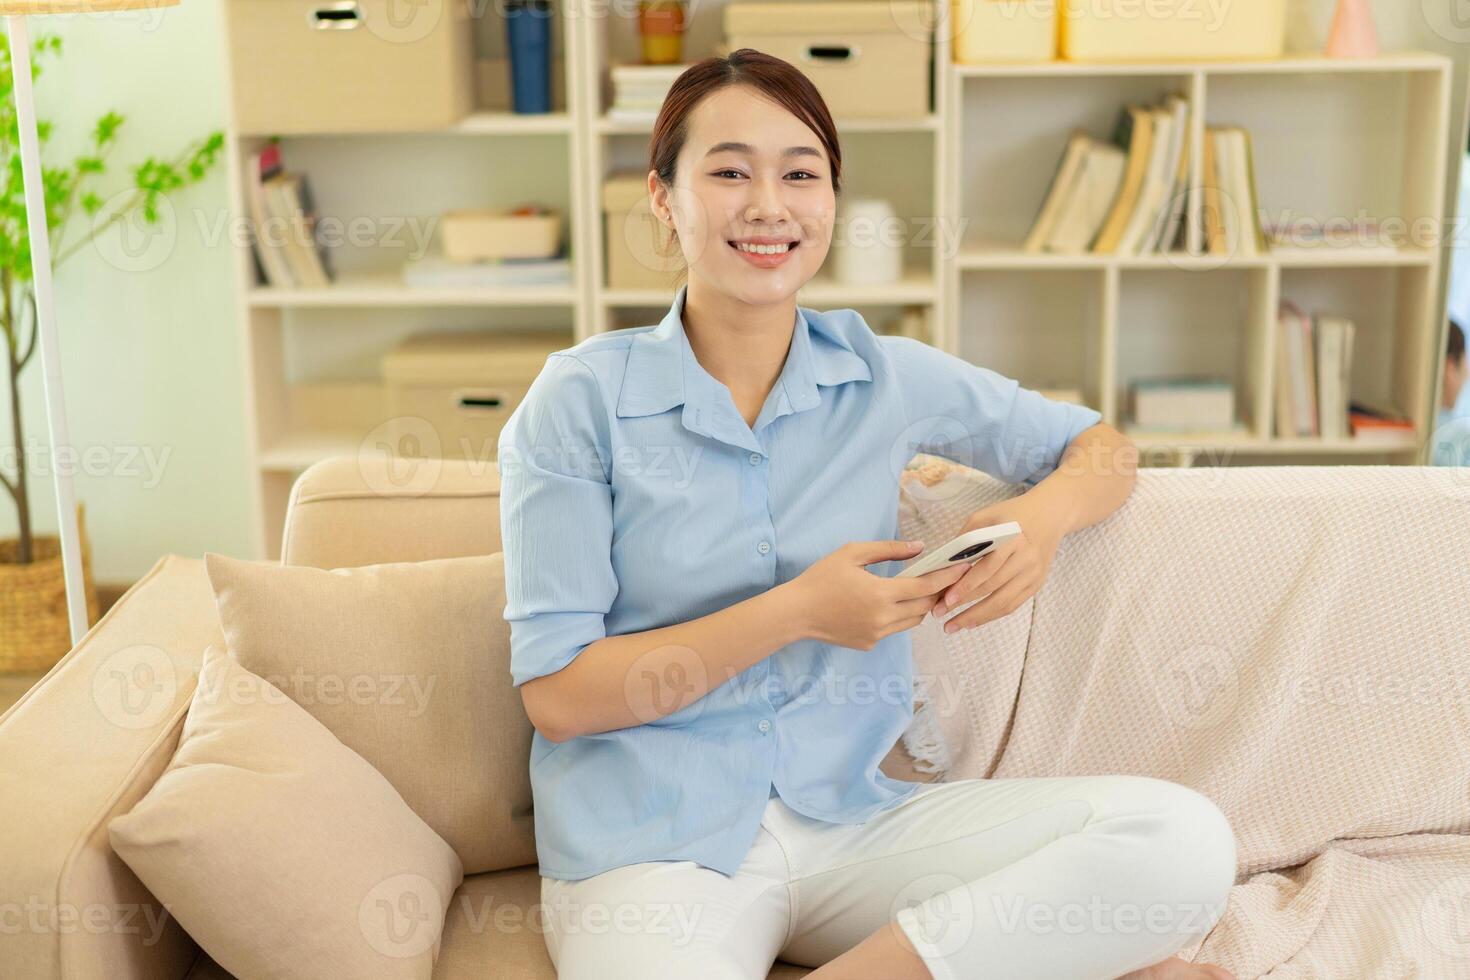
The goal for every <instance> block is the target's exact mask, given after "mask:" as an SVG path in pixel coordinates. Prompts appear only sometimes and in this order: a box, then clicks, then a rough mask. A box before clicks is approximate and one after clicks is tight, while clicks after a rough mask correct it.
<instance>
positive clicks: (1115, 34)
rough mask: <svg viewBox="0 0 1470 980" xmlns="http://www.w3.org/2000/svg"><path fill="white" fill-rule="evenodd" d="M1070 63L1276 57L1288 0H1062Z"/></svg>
mask: <svg viewBox="0 0 1470 980" xmlns="http://www.w3.org/2000/svg"><path fill="white" fill-rule="evenodd" d="M1060 37H1061V43H1060V51H1061V56H1062V57H1063V58H1064V59H1066V60H1068V61H1211V60H1222V61H1224V60H1230V59H1241V60H1254V59H1265V58H1279V57H1281V55H1282V52H1283V51H1284V50H1285V48H1286V0H1230V2H1228V3H1210V2H1206V0H1064V6H1063V7H1062V23H1061V31H1060Z"/></svg>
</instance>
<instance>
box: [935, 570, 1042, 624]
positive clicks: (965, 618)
mask: <svg viewBox="0 0 1470 980" xmlns="http://www.w3.org/2000/svg"><path fill="white" fill-rule="evenodd" d="M1034 591H1035V582H1034V578H1033V577H1032V576H1030V575H1017V576H1015V577H1014V578H1012V579H1011V580H1010V581H1008V582H1006V583H1005V584H1004V585H1001V586H1000V587H998V588H997V589H996V590H995V591H994V592H992V593H990V595H988V596H986V597H985V598H984V599H981V600H980V601H979V602H977V603H975V604H974V605H973V606H971V607H970V608H969V609H966V610H965V611H964V612H962V613H960V614H959V615H958V616H955V617H953V618H952V619H950V620H949V621H947V622H946V623H945V624H944V631H945V632H946V633H953V632H954V631H955V630H958V629H969V628H971V627H974V626H981V625H983V624H985V623H988V622H990V621H991V620H992V619H999V618H1001V617H1002V616H1009V615H1010V614H1011V613H1013V612H1015V611H1016V610H1017V609H1019V608H1020V607H1021V604H1022V603H1023V602H1025V601H1026V600H1027V599H1029V598H1031V595H1032V593H1033V592H1034Z"/></svg>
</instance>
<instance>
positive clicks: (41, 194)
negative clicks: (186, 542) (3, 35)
mask: <svg viewBox="0 0 1470 980" xmlns="http://www.w3.org/2000/svg"><path fill="white" fill-rule="evenodd" d="M5 25H6V28H7V30H8V31H9V33H10V67H11V71H12V73H13V75H14V77H15V118H16V123H17V125H18V127H19V129H20V172H21V177H22V179H23V181H24V183H25V195H26V224H27V226H28V228H29V231H30V240H31V277H32V280H33V284H34V288H35V293H36V331H37V332H38V334H39V338H38V339H39V340H40V342H41V380H42V384H43V388H44V392H45V396H46V418H47V421H48V422H49V423H50V428H51V475H52V479H53V481H54V483H55V487H56V514H57V522H58V524H59V525H60V533H61V567H62V571H63V573H64V574H65V576H66V610H67V616H68V619H69V621H70V623H71V643H72V646H76V645H77V643H78V642H80V641H81V639H82V637H83V636H84V635H85V634H86V632H87V628H88V624H87V597H86V590H85V589H84V587H83V581H82V545H81V538H80V535H79V533H78V530H77V506H76V491H75V489H74V488H73V486H72V478H71V473H70V472H69V471H68V470H67V466H63V465H61V463H60V462H59V461H58V458H57V457H58V454H60V453H61V452H62V451H63V450H66V451H68V454H69V450H70V448H71V439H70V436H69V435H68V434H67V429H66V396H65V394H64V393H63V391H62V384H61V346H60V344H59V342H58V340H57V335H56V307H55V303H54V302H53V300H54V297H53V295H52V292H51V236H50V233H49V231H48V229H47V227H46V187H45V185H44V184H43V183H42V182H41V141H40V138H39V136H38V135H37V132H36V104H35V99H34V95H33V93H32V91H31V40H30V34H29V31H28V29H27V25H26V18H25V16H24V15H23V14H8V15H7V16H6V18H5ZM16 450H17V451H18V452H24V451H25V447H23V446H17V447H16ZM68 465H69V464H68Z"/></svg>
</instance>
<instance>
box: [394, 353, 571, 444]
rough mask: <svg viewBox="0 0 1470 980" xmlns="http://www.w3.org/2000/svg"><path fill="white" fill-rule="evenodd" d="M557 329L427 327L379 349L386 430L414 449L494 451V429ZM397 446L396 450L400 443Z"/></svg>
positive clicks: (540, 363) (520, 396)
mask: <svg viewBox="0 0 1470 980" xmlns="http://www.w3.org/2000/svg"><path fill="white" fill-rule="evenodd" d="M570 346H572V344H571V334H570V333H569V332H567V333H564V332H560V331H547V330H540V331H532V330H525V331H508V330H473V331H431V332H428V333H421V334H415V335H414V336H412V337H409V338H408V339H407V340H405V341H403V342H402V343H401V344H399V345H398V346H397V347H395V348H394V349H393V350H391V351H389V352H388V353H387V354H384V355H383V359H382V372H383V382H384V386H385V387H386V389H387V402H388V411H389V412H390V413H391V414H392V416H393V417H392V418H391V419H390V421H389V426H388V431H389V437H390V438H391V439H393V440H394V443H395V444H398V445H402V446H412V447H414V450H415V452H416V453H417V454H421V455H423V456H428V457H437V458H441V459H494V458H495V456H496V442H497V440H498V439H499V438H500V429H501V427H502V426H504V425H505V420H506V419H508V418H510V413H511V412H513V411H514V410H515V407H516V406H517V405H519V404H520V402H521V399H523V398H525V397H526V390H527V389H528V388H530V387H531V382H532V381H534V380H535V379H536V375H538V374H540V373H541V369H542V368H543V367H544V366H545V365H546V358H547V357H549V356H550V355H551V354H552V353H554V352H556V351H559V350H565V349H566V348H568V347H570ZM400 451H402V450H400Z"/></svg>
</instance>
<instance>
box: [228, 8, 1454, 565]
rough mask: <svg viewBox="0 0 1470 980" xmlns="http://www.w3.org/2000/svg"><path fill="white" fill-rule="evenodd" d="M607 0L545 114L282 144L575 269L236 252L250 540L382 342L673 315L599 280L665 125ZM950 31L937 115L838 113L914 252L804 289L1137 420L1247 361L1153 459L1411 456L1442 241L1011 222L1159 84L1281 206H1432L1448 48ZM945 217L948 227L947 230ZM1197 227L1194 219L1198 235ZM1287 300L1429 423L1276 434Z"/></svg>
mask: <svg viewBox="0 0 1470 980" xmlns="http://www.w3.org/2000/svg"><path fill="white" fill-rule="evenodd" d="M227 2H248V0H227ZM722 2H723V0H715V2H711V3H707V4H703V5H699V6H698V7H697V8H696V9H695V12H694V15H693V18H692V20H691V26H690V30H689V32H688V34H687V36H686V41H685V60H686V61H688V60H694V59H697V58H699V57H702V56H704V55H706V54H709V53H711V52H713V51H714V50H715V49H716V47H717V45H718V44H719V43H720V42H721V40H722V38H721V36H720V34H721V13H722ZM940 6H941V8H943V7H947V4H941V5H940ZM484 10H485V22H484V23H481V24H478V25H477V26H476V33H477V38H478V43H479V45H480V49H479V53H480V54H481V55H482V56H503V54H504V51H503V45H504V41H503V36H504V30H503V24H501V23H499V22H498V21H496V20H495V14H494V11H493V9H491V8H484ZM603 14H604V16H569V15H567V14H566V13H565V12H561V13H558V15H557V19H556V21H555V22H554V33H555V41H554V47H555V49H556V54H557V55H558V56H559V58H560V60H559V62H558V63H559V65H560V66H561V70H562V72H563V74H562V76H561V77H560V78H559V79H558V86H559V91H560V92H561V93H563V94H564V98H563V99H561V100H560V103H559V104H558V105H557V106H556V109H557V111H555V112H553V113H550V114H548V115H544V116H517V115H515V114H513V113H510V112H507V111H502V110H499V109H478V110H476V111H474V112H472V113H471V114H469V115H467V116H466V117H465V118H463V119H462V120H460V121H459V122H457V123H455V124H453V125H450V126H446V127H441V128H437V129H421V130H416V131H412V132H381V133H353V134H328V133H320V134H299V135H290V136H285V137H283V138H282V147H283V153H284V157H285V163H286V166H287V168H288V169H289V170H292V171H295V172H301V173H305V174H307V175H308V176H309V177H310V179H311V183H312V191H313V194H314V196H315V198H316V203H317V206H318V211H319V212H320V213H322V214H323V215H334V216H363V215H365V216H370V217H373V218H378V219H385V218H387V219H403V220H405V221H416V222H419V226H420V227H423V225H424V224H425V223H426V222H429V221H430V220H431V219H433V218H434V217H435V216H437V215H438V214H440V213H441V212H443V211H444V210H447V209H449V208H456V207H476V206H483V207H489V206H508V205H510V204H514V203H520V202H522V201H524V200H537V201H540V202H541V203H544V204H548V205H550V206H554V207H559V208H561V209H563V210H564V213H565V214H566V216H567V237H568V241H569V243H570V245H571V251H572V256H573V265H574V275H573V280H572V282H571V284H569V285H565V286H525V287H514V288H501V289H465V288H432V289H429V288H415V287H411V286H408V285H405V284H404V283H403V282H402V280H401V277H400V275H399V271H398V267H399V265H400V264H401V262H402V260H403V258H404V257H406V254H407V251H406V248H405V247H404V246H403V245H402V244H394V243H384V242H381V241H377V240H375V241H371V242H367V243H355V244H344V245H342V246H341V247H338V248H335V249H334V250H333V255H332V257H333V261H334V264H335V265H336V268H337V269H338V270H339V272H340V277H339V278H338V279H337V281H334V282H333V283H332V285H330V286H329V287H326V288H322V289H283V288H273V287H270V286H266V285H262V284H260V283H257V282H256V281H255V277H254V271H253V264H252V260H251V257H250V254H249V251H248V250H246V249H242V250H241V251H240V254H239V262H238V287H239V288H238V290H237V312H238V316H239V319H240V324H241V335H242V346H243V350H242V356H243V360H244V365H245V370H246V376H247V386H246V402H247V404H246V414H247V434H248V439H249V452H250V458H251V467H252V474H253V477H254V487H253V490H254V493H255V503H256V528H255V530H256V537H257V549H258V551H259V553H260V554H261V555H263V556H267V557H275V556H277V554H278V552H279V543H280V533H281V529H282V527H283V524H284V517H285V504H286V499H287V495H288V492H289V489H290V486H291V483H292V482H293V481H294V479H295V477H296V475H297V474H299V472H300V471H301V470H302V469H304V468H305V467H307V466H309V465H310V464H311V463H313V462H315V461H316V460H318V459H321V458H323V457H325V456H329V455H337V454H341V453H353V452H356V451H357V450H358V449H359V448H360V447H362V446H363V445H364V444H365V443H366V442H370V441H371V440H372V439H374V438H376V432H375V430H376V429H377V427H378V426H379V425H380V424H381V423H382V422H383V421H384V420H385V419H386V417H387V406H386V398H385V393H384V390H383V387H382V385H381V383H380V382H379V381H378V380H377V378H376V363H377V358H378V357H379V356H380V355H381V354H382V353H383V352H385V351H386V350H388V349H389V348H390V347H391V346H393V345H394V344H395V343H397V342H398V341H400V340H401V339H402V338H404V337H406V336H409V335H411V334H413V333H416V332H419V331H423V330H429V329H483V328H505V329H522V328H537V329H545V330H547V331H550V332H553V333H555V334H556V335H557V336H558V337H559V338H561V339H563V340H564V342H565V343H566V344H567V345H570V344H572V343H575V342H576V341H578V340H581V339H583V338H585V337H588V336H591V335H592V334H594V333H597V332H600V331H604V330H608V329H615V328H618V327H625V326H632V325H642V324H651V323H655V322H657V320H658V318H659V317H661V316H662V314H663V312H664V311H665V310H666V309H667V307H668V304H669V301H670V300H671V298H672V294H673V290H672V289H669V290H661V289H652V290H647V289H636V290H627V289H609V288H608V287H607V285H606V282H605V277H604V273H603V270H604V268H605V256H604V255H603V231H602V226H603V216H602V204H601V201H602V193H601V188H602V182H603V180H604V178H605V177H606V176H607V175H608V174H609V173H611V172H614V171H619V170H625V169H641V168H643V167H644V166H645V164H646V160H647V140H648V133H649V130H650V128H651V126H650V125H647V124H642V125H640V124H628V123H622V122H614V121H612V120H611V119H609V118H608V115H607V110H608V108H609V105H610V98H611V91H610V87H609V83H608V70H609V67H610V66H611V65H613V64H618V63H625V62H630V61H635V60H636V59H637V36H636V27H635V24H634V22H633V21H632V20H629V19H625V18H620V17H617V16H612V15H607V11H606V10H605V9H603ZM940 29H941V30H943V25H942V24H941V25H940ZM227 47H228V45H227ZM934 50H935V56H936V59H937V64H936V65H935V77H934V104H933V106H932V109H931V111H930V112H929V113H927V114H925V115H922V116H919V117H916V118H913V119H901V120H888V119H882V120H880V119H866V120H865V119H839V120H838V126H839V131H840V133H841V136H842V141H843V162H844V197H859V196H861V197H866V196H882V197H885V198H888V199H889V200H890V201H891V202H892V203H893V204H894V207H895V210H896V211H897V213H898V214H899V215H901V216H903V217H906V218H909V219H911V220H912V221H913V222H914V224H913V225H912V228H913V229H914V237H915V238H916V239H918V240H917V241H914V242H912V243H911V244H910V245H909V246H908V247H907V249H906V254H905V273H904V275H903V277H902V278H901V279H900V280H899V281H898V282H896V283H892V284H885V285H859V286H851V285H846V284H841V283H837V282H834V281H833V280H832V279H831V278H830V263H829V269H828V270H824V271H823V273H822V274H820V275H819V276H818V278H816V279H814V280H813V281H812V282H811V283H809V284H808V285H807V287H805V288H804V289H803V290H802V292H801V293H800V295H799V302H801V303H802V304H804V305H809V306H815V307H819V308H822V307H837V306H851V307H854V308H856V309H858V310H859V311H860V312H862V313H863V314H864V315H865V316H866V317H867V318H868V321H869V323H871V324H872V325H873V326H874V328H875V329H878V330H886V329H890V328H891V326H892V325H893V324H894V323H895V322H896V320H897V318H898V317H899V316H901V315H902V314H903V313H904V312H905V311H911V310H914V309H918V310H921V311H923V313H924V314H925V317H926V324H927V329H928V333H929V338H928V339H929V340H930V342H932V343H934V344H936V345H937V346H939V347H941V348H943V349H945V350H949V351H951V352H953V353H956V354H958V355H960V356H963V357H965V358H967V359H969V360H971V361H973V362H975V363H977V364H983V365H985V366H987V367H991V368H994V369H996V370H998V371H1000V372H1002V373H1004V374H1007V375H1009V376H1012V377H1015V378H1017V379H1018V380H1019V381H1021V383H1022V384H1025V385H1027V386H1028V387H1057V386H1063V385H1065V386H1068V387H1076V388H1079V389H1081V390H1082V391H1083V393H1084V396H1085V398H1086V400H1087V402H1088V403H1089V404H1091V405H1092V406H1093V407H1095V408H1097V409H1098V410H1099V411H1100V412H1102V413H1103V416H1104V418H1105V419H1106V420H1107V421H1108V422H1110V423H1112V424H1114V425H1119V426H1120V427H1121V425H1122V423H1123V421H1124V419H1123V417H1122V408H1123V405H1124V392H1125V390H1126V385H1127V383H1128V381H1129V380H1131V379H1132V378H1135V377H1140V376H1143V375H1145V374H1149V373H1154V372H1165V371H1181V370H1190V371H1195V370H1201V371H1202V370H1209V371H1211V372H1222V373H1225V374H1227V375H1228V376H1229V377H1231V379H1232V380H1233V381H1234V382H1235V383H1236V391H1237V405H1238V408H1239V412H1240V416H1241V422H1242V423H1244V426H1245V430H1244V431H1243V432H1237V433H1228V434H1225V433H1214V434H1211V433H1202V434H1198V435H1197V436H1191V437H1169V438H1144V437H1141V436H1139V437H1135V438H1136V441H1137V442H1138V443H1139V445H1140V446H1141V447H1142V448H1143V449H1144V450H1145V452H1146V454H1147V455H1146V457H1145V458H1146V460H1148V461H1149V462H1151V463H1191V462H1193V463H1196V464H1208V463H1216V462H1218V463H1240V462H1250V463H1255V462H1260V463H1283V462H1391V463H1411V462H1415V461H1416V456H1417V454H1418V450H1419V444H1420V442H1422V439H1423V438H1424V436H1426V435H1427V432H1428V428H1427V427H1428V425H1429V424H1430V421H1431V420H1432V417H1433V414H1432V405H1431V400H1432V397H1433V392H1434V387H1435V377H1434V373H1433V372H1434V368H1435V365H1436V364H1437V360H1436V356H1435V355H1436V352H1437V350H1436V345H1437V344H1439V343H1440V342H1441V335H1440V330H1439V311H1438V310H1436V309H1435V301H1434V297H1435V296H1436V291H1437V290H1438V289H1439V286H1440V277H1441V275H1442V270H1441V267H1440V261H1441V260H1440V250H1439V248H1438V247H1437V245H1436V246H1435V247H1422V248H1353V249H1344V248H1299V249H1293V250H1284V251H1276V252H1273V253H1271V254H1268V255H1265V256H1261V257H1258V258H1235V259H1231V260H1229V261H1222V260H1221V259H1220V258H1219V257H1217V256H1209V255H1201V254H1176V255H1170V256H1158V255H1154V256H1136V257H1118V256H1097V255H1082V256H1055V255H1028V254H1025V253H1023V252H1021V251H1020V249H1019V243H1020V241H1021V240H1022V238H1023V237H1024V235H1025V233H1026V231H1027V229H1028V228H1029V225H1030V222H1031V220H1032V218H1033V216H1034V213H1035V211H1036V209H1037V207H1038V206H1039V205H1040V202H1041V198H1042V196H1043V195H1044V194H1045V191H1046V186H1047V184H1048V183H1049V181H1050V179H1051V175H1052V172H1053V171H1054V169H1055V166H1056V163H1057V160H1058V159H1059V157H1060V155H1061V152H1062V148H1063V145H1064V143H1065V140H1066V137H1067V134H1068V132H1069V131H1070V129H1071V128H1072V127H1074V126H1081V127H1083V128H1086V129H1088V130H1090V131H1091V132H1092V133H1093V134H1094V135H1096V136H1099V137H1104V138H1106V137H1108V136H1110V134H1111V130H1112V126H1113V124H1114V121H1115V119H1116V116H1117V113H1118V111H1119V109H1120V108H1121V107H1122V106H1123V105H1124V104H1126V103H1127V102H1130V101H1143V102H1154V101H1156V100H1157V99H1158V97H1159V96H1161V95H1162V94H1163V93H1164V92H1166V91H1181V92H1183V93H1184V94H1185V95H1186V96H1187V97H1188V98H1189V99H1190V101H1191V107H1192V110H1193V111H1192V115H1191V119H1192V125H1193V126H1194V136H1195V139H1194V140H1193V143H1194V145H1195V146H1196V147H1198V146H1199V142H1200V137H1201V136H1202V127H1203V125H1204V124H1205V122H1206V121H1208V122H1209V123H1210V124H1223V123H1234V124H1239V125H1244V126H1246V127H1248V128H1249V129H1250V130H1251V134H1252V139H1253V141H1254V144H1255V152H1256V156H1257V159H1256V167H1257V179H1258V184H1259V189H1260V194H1261V206H1262V207H1263V208H1265V209H1267V210H1268V211H1269V210H1276V209H1281V208H1292V209H1294V210H1295V211H1297V212H1298V213H1301V214H1305V215H1308V216H1317V217H1324V218H1325V217H1331V216H1334V215H1339V214H1345V215H1349V216H1351V215H1355V214H1357V213H1358V212H1359V210H1360V209H1366V211H1367V212H1368V213H1370V214H1374V215H1376V216H1380V217H1382V216H1389V215H1405V216H1410V217H1414V218H1422V219H1424V220H1426V221H1441V220H1443V218H1444V215H1443V213H1442V210H1441V209H1442V207H1443V195H1442V193H1441V188H1443V186H1444V185H1445V180H1446V171H1445V167H1446V163H1447V160H1448V158H1449V147H1450V142H1449V141H1450V138H1451V134H1450V129H1451V125H1450V120H1449V91H1450V78H1451V63H1450V61H1449V60H1448V59H1447V58H1444V57H1441V56H1439V55H1434V54H1420V53H1393V54H1388V55H1385V56H1383V57H1380V58H1376V59H1372V60H1367V61H1354V62H1345V61H1333V60H1329V59H1326V58H1322V57H1318V56H1298V57H1290V58H1286V59H1282V60H1277V61H1269V62H1230V63H1149V64H1127V65H1116V64H1106V65H1082V64H1070V63H1061V62H1051V63H1045V64H1035V65H995V66H989V65H987V66H976V65H956V64H952V63H951V62H950V60H949V50H948V45H947V44H944V43H940V44H937V45H936V46H935V49H934ZM227 55H228V52H227ZM268 136H269V134H266V133H245V132H241V131H239V129H238V128H237V127H236V126H235V124H234V121H233V112H232V114H231V120H230V122H229V125H228V129H227V137H228V149H229V167H230V194H231V200H232V201H233V202H234V207H235V208H236V209H237V216H238V215H239V214H241V213H243V201H244V183H243V173H244V165H245V164H246V163H247V162H248V160H249V156H250V154H251V153H253V152H255V151H257V150H258V149H259V148H260V147H261V146H262V145H263V144H264V143H265V141H266V140H267V138H268ZM1314 160H1315V161H1319V163H1318V164H1317V165H1312V164H1310V163H1306V162H1304V161H1314ZM1334 160H1336V161H1338V163H1337V164H1332V161H1334ZM1321 161H1326V162H1325V163H1323V162H1321ZM1200 172H1201V167H1200V160H1199V158H1198V154H1197V153H1196V154H1195V157H1194V158H1193V159H1192V162H1191V175H1192V188H1191V195H1190V201H1189V211H1190V213H1191V216H1195V217H1197V211H1198V207H1199V201H1200V195H1199V194H1198V190H1197V188H1198V185H1199V183H1200ZM925 222H927V223H928V224H929V225H930V226H932V227H930V228H929V229H928V231H927V232H926V231H925V230H924V229H923V228H922V227H921V226H922V225H923V223H925ZM1190 224H1191V228H1194V227H1195V226H1197V224H1198V222H1197V221H1192V222H1191V223H1190ZM946 234H949V235H951V236H952V237H951V239H949V240H951V241H953V242H954V243H955V245H954V247H949V248H946V247H943V246H942V243H943V242H945V241H946V238H945V237H944V236H945V235H946ZM405 236H406V233H405ZM1199 238H1200V236H1199V234H1198V233H1197V231H1193V230H1192V231H1191V237H1190V245H1191V247H1192V248H1194V249H1196V250H1197V249H1198V248H1199V246H1200V241H1199ZM1282 298H1291V299H1293V300H1294V301H1296V302H1297V303H1298V305H1299V306H1301V307H1302V308H1303V309H1305V310H1308V311H1309V312H1311V311H1313V310H1316V309H1323V310H1326V309H1329V308H1330V309H1331V310H1332V311H1334V312H1338V313H1341V314H1343V315H1346V316H1348V317H1350V318H1352V319H1354V321H1355V322H1357V323H1358V325H1359V335H1358V343H1357V356H1356V357H1355V361H1356V363H1355V369H1354V371H1355V373H1354V378H1353V381H1354V397H1359V396H1361V397H1364V398H1366V399H1367V400H1369V401H1378V402H1382V403H1385V404H1392V405H1396V406H1397V407H1399V408H1401V409H1402V410H1404V411H1406V412H1408V413H1409V414H1411V415H1412V416H1413V417H1414V419H1415V421H1416V423H1417V424H1418V425H1419V434H1418V437H1417V438H1416V439H1415V440H1414V441H1413V442H1405V443H1398V444H1388V445H1383V444H1367V443H1359V442H1355V441H1353V440H1338V441H1333V442H1324V441H1322V440H1303V439H1292V440H1282V439H1276V438H1274V437H1272V435H1271V433H1272V431H1273V430H1272V420H1271V411H1272V408H1273V401H1272V390H1273V388H1272V385H1273V384H1274V380H1273V376H1272V369H1273V364H1274V348H1273V346H1272V345H1273V343H1274V337H1275V332H1274V329H1273V328H1274V323H1275V309H1276V305H1277V302H1278V301H1279V300H1280V299H1282Z"/></svg>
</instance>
